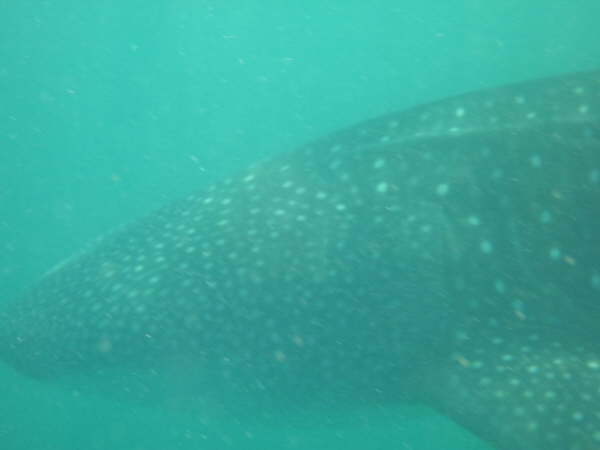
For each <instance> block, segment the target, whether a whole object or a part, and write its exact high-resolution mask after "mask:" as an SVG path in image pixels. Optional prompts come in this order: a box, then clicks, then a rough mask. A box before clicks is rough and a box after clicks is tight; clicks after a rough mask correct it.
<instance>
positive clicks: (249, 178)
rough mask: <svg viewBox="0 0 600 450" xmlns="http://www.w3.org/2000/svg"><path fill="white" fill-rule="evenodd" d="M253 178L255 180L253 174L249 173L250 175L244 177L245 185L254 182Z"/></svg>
mask: <svg viewBox="0 0 600 450" xmlns="http://www.w3.org/2000/svg"><path fill="white" fill-rule="evenodd" d="M254 178H255V177H254V174H253V173H251V174H249V175H246V176H245V177H244V182H245V183H249V182H250V181H252V180H254Z"/></svg>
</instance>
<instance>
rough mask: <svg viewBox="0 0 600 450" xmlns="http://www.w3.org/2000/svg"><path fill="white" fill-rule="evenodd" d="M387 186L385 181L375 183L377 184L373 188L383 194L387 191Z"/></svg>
mask: <svg viewBox="0 0 600 450" xmlns="http://www.w3.org/2000/svg"><path fill="white" fill-rule="evenodd" d="M388 188H389V186H388V184H387V183H386V182H385V181H382V182H380V183H377V186H375V190H376V191H377V192H379V193H380V194H385V193H386V192H387V191H388Z"/></svg>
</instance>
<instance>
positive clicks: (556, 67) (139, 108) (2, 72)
mask: <svg viewBox="0 0 600 450" xmlns="http://www.w3.org/2000/svg"><path fill="white" fill-rule="evenodd" d="M599 19H600V3H598V2H596V1H585V0H581V1H578V2H568V1H559V0H551V1H543V2H542V1H537V0H533V1H529V2H522V1H516V0H502V1H501V0H496V1H494V0H488V1H483V0H462V1H445V2H442V1H433V0H429V1H422V2H398V1H389V0H388V1H372V2H364V1H353V0H347V1H332V2H324V1H314V0H308V1H303V2H296V3H292V2H282V1H260V2H259V1H252V0H247V1H239V0H227V1H219V2H217V1H198V0H196V1H192V0H188V1H182V0H171V1H163V0H154V1H152V2H147V1H137V0H121V1H114V0H112V1H111V0H106V1H94V2H73V1H67V0H62V1H61V0H58V1H50V0H48V1H45V0H36V1H32V0H19V1H16V0H15V1H10V0H9V1H5V2H3V3H2V5H0V36H1V38H0V142H1V144H0V233H1V235H2V239H1V240H0V245H1V246H2V248H1V251H0V302H8V301H10V300H11V299H12V298H14V297H16V296H17V295H18V293H19V292H21V291H22V290H23V289H25V288H26V287H27V286H29V285H31V284H32V283H33V282H34V281H35V280H36V279H38V278H39V277H40V276H41V275H42V274H43V273H44V272H45V271H47V270H48V269H49V268H50V267H52V266H53V265H54V264H56V263H57V262H59V261H61V260H63V259H65V258H67V257H68V256H69V255H71V254H73V253H74V252H76V251H77V250H78V249H79V248H81V247H82V246H83V245H85V244H86V243H87V242H88V241H90V240H91V239H93V238H94V237H96V236H98V235H101V234H103V233H105V232H106V231H107V230H110V229H112V228H114V227H116V226H118V225H120V224H123V223H127V222H130V221H131V220H134V219H135V218H138V217H140V216H142V215H144V214H146V213H148V212H150V211H152V210H154V209H156V208H157V207H158V206H161V205H163V204H165V203H168V202H169V201H170V200H173V199H177V198H179V197H181V196H182V195H185V194H187V193H189V192H193V191H195V190H197V189H199V188H202V187H203V186H206V185H207V184H209V183H211V182H214V181H215V180H218V179H220V178H222V177H224V176H225V175H227V174H230V173H232V172H234V171H235V170H238V169H240V168H243V167H244V166H246V165H247V164H249V163H251V162H253V161H256V160H259V159H263V158H265V157H267V156H268V155H271V154H274V153H277V152H282V151H287V150H291V149H293V148H294V147H297V146H299V145H301V144H303V143H305V142H307V141H310V140H311V139H314V138H316V137H318V136H321V135H324V134H327V133H329V132H331V131H333V130H336V129H338V128H340V127H344V126H347V125H351V124H353V123H355V122H357V121H360V120H364V119H367V118H371V117H374V116H377V115H380V114H383V113H387V112H391V111H394V110H398V109H403V108H407V107H410V106H413V105H416V104H420V103H424V102H427V101H430V100H435V99H439V98H443V97H447V96H450V95H454V94H458V93H462V92H465V91H471V90H477V89H480V88H485V87H491V86H495V85H498V84H502V83H508V82H514V81H521V80H525V79H534V78H539V77H544V76H550V75H555V74H560V73H566V72H573V71H578V70H585V69H591V68H596V67H597V66H598V55H599V52H598V50H599V49H598V47H599V45H598V36H597V34H598V32H597V25H598V22H599ZM248 413H249V414H252V411H249V412H248ZM83 448H86V449H106V448H112V449H128V450H131V449H150V450H153V449H165V448H174V449H192V448H193V449H196V448H210V449H227V448H244V449H253V448H256V449H264V448H278V449H301V450H304V449H315V448H327V449H337V448H343V449H346V450H352V449H361V450H372V449H388V448H397V449H403V450H404V449H407V450H426V449H440V448H444V449H450V450H451V449H466V450H476V449H479V450H482V449H485V448H487V447H486V446H485V445H484V444H482V443H480V442H479V441H478V440H477V438H475V437H472V436H471V435H470V434H468V433H467V432H465V431H463V430H462V429H460V428H459V427H458V426H456V425H454V424H452V423H450V422H449V421H448V420H447V419H445V418H444V417H441V416H440V415H438V414H436V413H434V412H432V411H430V410H429V409H427V408H424V407H420V406H415V405H399V406H398V407H396V408H389V409H385V410H382V409H379V408H377V409H375V408H374V409H369V408H367V407H365V408H364V409H362V410H360V411H339V414H327V415H325V416H323V417H315V416H314V415H313V416H306V417H301V416H299V417H297V419H296V420H295V421H293V422H290V421H285V422H284V421H282V423H281V424H279V426H277V424H269V425H266V424H260V423H257V424H254V425H248V424H244V425H242V424H235V423H204V422H202V421H199V420H198V418H197V417H195V416H194V415H193V414H189V413H186V412H183V411H167V410H162V409H157V408H149V407H148V408H147V407H143V406H139V405H132V404H128V403H126V402H118V401H116V400H114V399H110V398H104V397H103V396H102V395H98V396H93V395H92V396H90V395H88V394H85V395H84V394H78V393H77V392H74V391H70V390H68V389H64V388H61V387H56V386H51V385H46V384H44V383H41V382H36V381H33V380H30V379H27V378H25V377H23V376H21V375H19V374H17V373H14V372H13V371H12V370H11V369H9V368H8V367H5V366H0V449H7V450H13V449H14V450H20V449H33V450H38V449H39V450H45V449H83Z"/></svg>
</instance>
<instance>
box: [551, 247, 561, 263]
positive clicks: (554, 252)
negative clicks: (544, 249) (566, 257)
mask: <svg viewBox="0 0 600 450" xmlns="http://www.w3.org/2000/svg"><path fill="white" fill-rule="evenodd" d="M561 255H562V252H561V251H560V249H558V248H556V247H553V248H551V249H550V259H552V260H553V261H558V260H559V259H560V257H561Z"/></svg>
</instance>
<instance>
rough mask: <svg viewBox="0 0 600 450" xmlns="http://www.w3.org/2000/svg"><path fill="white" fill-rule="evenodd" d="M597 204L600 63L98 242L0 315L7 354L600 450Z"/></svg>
mask: <svg viewBox="0 0 600 450" xmlns="http://www.w3.org/2000/svg"><path fill="white" fill-rule="evenodd" d="M599 200H600V72H588V73H580V74H573V75H566V76H562V77H556V78H549V79H544V80H538V81H532V82H526V83H521V84H514V85H509V86H505V87H500V88H496V89H490V90H485V91H481V92H474V93H469V94H465V95H461V96H457V97H454V98H450V99H447V100H442V101H439V102H435V103H431V104H427V105H423V106H419V107H416V108H413V109H411V110H408V111H404V112H400V113H395V114H390V115H387V116H384V117H381V118H378V119H375V120H371V121H367V122H364V123H361V124H358V125H356V126H354V127H351V128H348V129H346V130H342V131H340V132H337V133H334V134H332V135H330V136H328V137H325V138H323V139H321V140H318V141H316V142H313V143H311V144H309V145H306V146H304V147H301V148H299V149H298V150H296V151H294V152H290V153H287V154H282V155H279V156H276V157H274V158H273V159H271V160H269V161H266V162H262V163H258V164H256V165H254V166H252V167H250V168H248V169H247V170H246V171H244V172H242V173H240V174H238V175H236V176H233V177H231V178H229V179H226V180H224V181H222V182H220V183H218V184H215V185H214V186H212V187H210V188H208V189H206V190H204V191H201V192H198V193H196V194H194V195H191V196H189V197H188V198H186V199H183V200H181V201H179V202H176V203H174V204H172V205H168V206H166V207H165V208H163V209H162V210H159V211H157V212H156V213H155V214H153V215H150V216H148V217H147V218H145V219H142V220H140V221H139V222H137V223H134V224H132V225H130V226H126V227H124V228H123V229H121V230H119V231H118V232H115V233H112V234H110V235H108V236H107V237H104V238H102V239H99V240H98V242H96V243H94V244H93V245H92V246H90V248H89V249H87V250H85V251H83V252H82V253H81V254H79V255H77V256H76V257H74V258H71V259H70V260H68V261H67V262H65V263H64V264H61V265H60V266H58V267H56V268H55V269H53V270H52V271H50V272H49V273H48V274H47V275H46V276H44V278H43V279H42V280H41V281H40V282H39V283H38V284H37V285H36V286H34V287H33V288H32V289H30V290H29V291H28V292H26V293H25V294H24V295H23V296H22V298H19V299H17V300H15V301H14V302H11V303H10V304H7V305H6V306H5V307H4V308H3V309H2V310H0V358H2V359H3V360H5V361H6V362H7V363H9V364H11V365H13V366H14V367H16V368H17V369H19V370H20V371H22V372H23V373H25V374H28V375H31V376H35V377H38V378H43V379H48V380H66V379H70V378H72V377H78V376H84V377H88V378H89V379H91V380H94V379H100V378H102V376H103V375H104V374H106V373H109V372H111V371H119V372H122V373H126V374H130V375H133V376H135V374H137V373H141V372H144V371H146V372H149V373H153V374H165V377H164V379H165V380H170V381H171V382H172V383H173V384H176V385H177V387H178V388H182V389H184V390H186V392H193V398H194V399H195V400H197V401H198V402H203V401H205V400H206V399H207V398H208V399H210V401H211V402H212V403H213V404H214V403H218V404H219V405H221V407H222V409H223V410H224V411H230V413H231V414H240V411H239V410H238V406H236V405H239V404H242V405H245V408H256V409H258V408H260V410H261V411H263V410H264V411H268V410H270V409H273V410H275V409H277V410H281V409H282V408H284V409H285V408H286V405H287V406H289V407H290V408H292V405H293V408H309V407H314V406H322V405H324V404H327V405H329V406H331V407H341V406H344V407H346V406H347V405H352V404H354V405H363V404H368V403H374V404H377V403H389V402H395V401H403V400H405V399H411V400H417V401H421V402H424V403H425V404H427V405H429V406H431V407H432V408H435V409H437V410H438V411H440V412H442V413H443V414H445V415H447V416H448V417H450V418H451V419H453V420H455V421H456V422H458V423H460V424H461V425H462V426H464V427H465V428H467V429H468V430H470V431H472V432H473V433H474V434H476V435H478V436H480V437H481V438H482V439H483V440H484V441H485V442H487V443H489V445H490V446H493V447H494V448H497V449H499V450H541V449H545V450H593V449H600V328H597V323H598V319H600V309H599V307H598V300H599V298H600V245H599V243H600V202H599ZM118 380H120V379H118ZM119 383H120V381H117V382H115V385H114V388H115V389H119V388H124V385H123V386H120V385H119ZM128 388H129V386H128ZM188 388H189V389H188ZM148 391H149V392H148V395H152V394H153V392H152V388H148ZM246 414H248V411H246Z"/></svg>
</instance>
